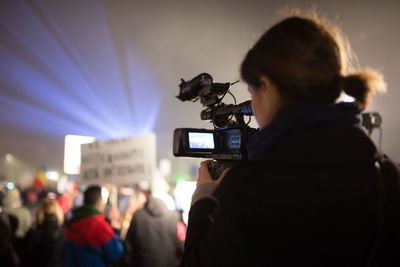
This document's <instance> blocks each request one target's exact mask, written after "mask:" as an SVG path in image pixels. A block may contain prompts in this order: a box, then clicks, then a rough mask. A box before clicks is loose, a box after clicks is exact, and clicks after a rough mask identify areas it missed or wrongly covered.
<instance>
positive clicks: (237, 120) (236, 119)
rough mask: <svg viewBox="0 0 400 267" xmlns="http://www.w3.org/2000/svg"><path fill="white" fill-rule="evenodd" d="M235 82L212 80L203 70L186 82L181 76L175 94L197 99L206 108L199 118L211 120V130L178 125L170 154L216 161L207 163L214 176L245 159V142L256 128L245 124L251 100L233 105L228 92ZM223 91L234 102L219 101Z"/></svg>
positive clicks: (184, 97) (187, 99) (183, 97)
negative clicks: (177, 92) (177, 91)
mask: <svg viewBox="0 0 400 267" xmlns="http://www.w3.org/2000/svg"><path fill="white" fill-rule="evenodd" d="M235 83H236V82H234V83H229V82H227V83H214V82H213V78H212V76H211V75H210V74H208V73H202V74H199V75H197V76H196V77H194V78H193V79H191V80H190V81H185V80H183V79H181V84H180V85H179V88H180V91H179V95H178V96H177V98H178V99H180V100H181V101H192V102H196V101H198V100H199V99H200V102H201V104H202V105H203V106H204V107H206V108H205V109H204V110H203V111H202V112H201V113H200V118H201V119H202V120H210V122H212V123H213V126H214V129H213V130H209V129H195V128H178V129H175V131H174V139H173V153H174V156H176V157H200V158H211V159H214V160H216V161H217V163H215V162H214V163H213V164H212V165H211V166H210V172H211V175H212V176H213V178H218V177H219V174H220V173H221V172H222V170H223V169H224V168H225V167H226V166H227V165H231V164H232V162H235V161H239V160H245V159H246V158H247V143H248V140H249V138H250V136H251V135H252V134H253V133H254V132H255V131H256V129H254V128H251V127H249V126H248V124H249V122H250V119H249V120H248V121H247V122H246V121H245V120H244V117H245V116H249V118H250V116H252V115H253V113H252V110H251V101H246V102H243V103H240V104H236V99H235V97H234V96H233V95H232V93H230V92H229V89H230V87H231V86H232V85H233V84H235ZM226 94H230V95H231V96H232V97H233V99H234V102H235V103H234V104H228V105H227V104H225V103H222V99H223V98H224V97H225V95H226Z"/></svg>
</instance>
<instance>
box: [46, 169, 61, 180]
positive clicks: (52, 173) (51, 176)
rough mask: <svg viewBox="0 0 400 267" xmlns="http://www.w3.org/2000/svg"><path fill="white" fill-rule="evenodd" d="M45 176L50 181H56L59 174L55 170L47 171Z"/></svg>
mask: <svg viewBox="0 0 400 267" xmlns="http://www.w3.org/2000/svg"><path fill="white" fill-rule="evenodd" d="M45 176H46V178H47V179H48V180H51V181H58V179H60V174H59V173H58V172H57V171H47V172H46V173H45Z"/></svg>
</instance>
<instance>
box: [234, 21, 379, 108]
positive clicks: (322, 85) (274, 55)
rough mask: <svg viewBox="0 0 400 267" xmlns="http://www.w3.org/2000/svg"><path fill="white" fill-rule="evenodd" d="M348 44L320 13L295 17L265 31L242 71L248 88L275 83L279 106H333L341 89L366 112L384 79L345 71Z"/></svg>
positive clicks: (367, 73) (373, 74) (374, 75)
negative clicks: (374, 91)
mask: <svg viewBox="0 0 400 267" xmlns="http://www.w3.org/2000/svg"><path fill="white" fill-rule="evenodd" d="M344 44H346V43H345V42H344V39H343V38H341V36H340V34H339V32H338V31H337V30H335V29H334V28H333V27H329V26H327V24H325V23H323V22H322V20H320V19H318V18H317V17H316V16H314V17H311V16H309V17H301V16H297V15H296V16H291V17H288V18H286V19H284V20H282V21H281V22H279V23H277V24H276V25H274V26H273V27H272V28H270V29H269V30H268V31H267V32H265V33H264V34H263V35H262V36H261V38H260V39H259V40H258V41H257V43H256V44H255V45H254V46H253V47H252V48H251V49H250V50H249V52H248V53H247V55H246V57H245V59H244V61H243V63H242V66H241V75H242V78H243V79H244V81H246V82H247V83H248V84H249V87H250V88H251V90H250V91H257V90H258V89H259V88H262V87H263V86H265V84H264V81H265V80H267V83H269V84H270V85H273V86H274V87H275V88H276V89H277V90H278V93H279V95H280V99H281V103H280V105H279V106H280V109H281V110H284V109H296V108H298V107H302V106H306V105H313V104H331V103H334V102H335V101H336V99H337V98H338V97H339V96H340V94H341V93H342V92H345V93H346V94H348V95H350V96H352V97H354V98H355V99H356V101H357V104H358V105H359V107H360V110H363V109H364V108H365V106H366V105H367V103H368V99H369V95H370V93H371V92H372V90H373V89H375V88H374V86H377V87H383V88H384V82H383V80H382V77H381V76H380V75H379V74H378V73H376V72H374V71H372V70H363V71H359V72H354V73H351V74H349V75H347V71H348V68H349V66H348V58H349V57H350V56H351V54H348V53H349V50H347V49H346V46H345V45H344ZM377 82H378V84H377ZM373 83H375V84H373Z"/></svg>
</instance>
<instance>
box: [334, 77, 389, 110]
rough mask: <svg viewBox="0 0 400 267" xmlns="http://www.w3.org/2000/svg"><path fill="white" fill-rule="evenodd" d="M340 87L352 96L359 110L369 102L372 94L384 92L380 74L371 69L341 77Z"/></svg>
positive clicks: (384, 87) (384, 85) (383, 82)
mask: <svg viewBox="0 0 400 267" xmlns="http://www.w3.org/2000/svg"><path fill="white" fill-rule="evenodd" d="M340 87H341V89H342V90H343V91H344V92H345V93H346V94H347V95H349V96H352V97H354V99H355V100H356V102H357V103H358V106H359V109H360V111H362V110H364V109H365V108H366V107H367V106H368V105H369V104H370V102H371V96H372V94H374V93H376V92H382V93H383V92H386V83H385V81H384V80H383V76H382V74H380V73H379V72H377V71H375V70H372V69H364V70H361V71H358V72H354V73H351V74H349V75H347V76H343V77H341V78H340Z"/></svg>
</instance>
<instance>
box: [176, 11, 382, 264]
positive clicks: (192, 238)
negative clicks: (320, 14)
mask: <svg viewBox="0 0 400 267" xmlns="http://www.w3.org/2000/svg"><path fill="white" fill-rule="evenodd" d="M344 44H345V42H344V41H343V40H342V39H340V36H339V34H338V32H337V31H335V30H333V29H332V28H330V27H329V26H327V25H326V23H325V22H322V20H320V19H319V18H317V16H315V15H314V16H308V15H307V16H305V15H295V16H290V17H288V18H286V19H284V20H282V21H280V22H279V23H277V24H276V25H274V26H273V27H272V28H270V29H269V30H268V31H266V32H265V33H264V34H263V35H262V36H261V38H260V39H259V40H258V41H257V42H256V44H255V45H254V46H253V47H252V48H251V49H250V50H249V51H248V53H247V55H246V56H245V58H244V60H243V62H242V65H241V76H242V78H243V80H244V81H245V82H246V83H247V84H248V90H249V92H250V94H251V98H252V109H253V113H254V116H255V118H256V120H257V123H258V125H259V131H258V132H257V133H256V135H255V136H253V137H252V140H251V142H250V144H249V147H248V157H249V160H248V161H247V162H244V163H242V164H240V165H238V166H236V167H234V168H232V169H231V170H228V171H226V172H225V173H224V174H223V175H222V176H221V177H220V179H219V180H218V181H217V182H215V181H213V180H212V179H211V177H210V174H209V171H208V168H207V166H208V164H209V163H210V161H204V162H202V163H201V166H200V168H199V177H198V187H197V189H196V192H195V193H194V195H193V199H192V208H191V211H190V215H189V224H188V232H187V238H186V244H185V255H184V259H183V262H182V266H353V267H354V266H367V265H368V263H369V261H370V257H371V254H372V253H373V247H374V245H375V241H376V237H377V228H378V227H377V219H376V214H377V211H376V207H377V194H378V193H377V176H378V174H377V170H376V167H375V165H374V163H375V159H376V158H375V156H376V153H377V149H376V147H375V145H374V144H373V142H372V141H371V140H370V139H369V137H368V136H367V135H366V134H365V132H364V131H363V130H362V129H361V127H360V119H359V114H360V112H361V111H362V110H364V108H365V107H366V106H367V104H368V103H369V100H370V96H371V94H372V93H373V92H374V91H377V90H381V91H384V90H385V83H384V81H383V79H382V76H381V75H379V74H378V73H377V72H375V71H373V70H371V69H366V70H359V71H355V72H348V66H347V61H348V60H347V59H348V58H349V56H350V55H349V54H346V52H347V51H346V49H345V48H346V47H345V46H344ZM342 92H344V93H346V94H347V95H349V96H352V97H353V98H354V99H355V100H354V102H352V103H337V100H338V98H339V96H340V95H341V93H342Z"/></svg>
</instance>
